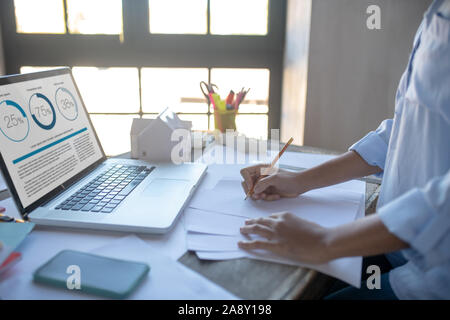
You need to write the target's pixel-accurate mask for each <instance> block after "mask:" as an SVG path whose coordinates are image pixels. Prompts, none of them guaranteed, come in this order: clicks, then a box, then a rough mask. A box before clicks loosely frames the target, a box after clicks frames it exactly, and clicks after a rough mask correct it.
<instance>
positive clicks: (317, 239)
mask: <svg viewBox="0 0 450 320" xmlns="http://www.w3.org/2000/svg"><path fill="white" fill-rule="evenodd" d="M241 233H242V234H244V235H250V234H257V235H259V236H262V237H264V238H266V239H267V240H253V241H241V242H239V243H238V245H239V247H240V248H241V249H244V250H254V249H265V250H269V251H272V252H273V253H275V254H277V255H279V256H282V257H285V258H289V259H292V260H297V261H301V262H303V263H313V264H321V263H325V262H328V261H329V260H332V258H331V255H330V254H329V250H328V245H327V235H328V229H326V228H324V227H321V226H319V225H318V224H315V223H312V222H309V221H307V220H304V219H301V218H298V217H296V216H295V215H293V214H292V213H278V214H273V215H271V216H270V217H267V218H258V219H250V220H247V221H246V223H245V226H243V227H242V228H241Z"/></svg>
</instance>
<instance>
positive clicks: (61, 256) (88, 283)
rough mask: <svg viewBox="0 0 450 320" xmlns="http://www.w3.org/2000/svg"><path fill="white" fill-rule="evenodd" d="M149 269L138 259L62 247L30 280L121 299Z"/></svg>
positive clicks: (133, 288) (137, 283)
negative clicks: (119, 257)
mask: <svg viewBox="0 0 450 320" xmlns="http://www.w3.org/2000/svg"><path fill="white" fill-rule="evenodd" d="M149 271H150V267H149V266H148V265H147V264H145V263H141V262H135V261H127V260H120V259H114V258H108V257H103V256H99V255H95V254H90V253H85V252H79V251H73V250H63V251H61V252H59V253H58V254H57V255H56V256H54V257H53V258H51V259H50V260H49V261H47V262H46V263H45V264H44V265H42V266H41V267H39V268H38V269H37V270H36V271H35V272H34V274H33V280H34V281H35V282H36V283H41V284H45V285H49V286H55V287H59V288H62V289H65V290H70V291H80V292H84V293H88V294H93V295H97V296H102V297H106V298H113V299H123V298H126V297H127V296H129V295H130V294H131V293H132V292H133V291H134V290H135V289H136V288H137V286H138V285H139V284H140V283H141V282H142V281H143V280H144V279H145V277H146V276H147V275H148V273H149Z"/></svg>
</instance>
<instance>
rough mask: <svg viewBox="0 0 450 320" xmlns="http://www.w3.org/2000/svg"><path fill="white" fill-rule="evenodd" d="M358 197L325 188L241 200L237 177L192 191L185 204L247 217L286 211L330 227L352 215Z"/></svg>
mask: <svg viewBox="0 0 450 320" xmlns="http://www.w3.org/2000/svg"><path fill="white" fill-rule="evenodd" d="M362 197H363V196H362V195H361V194H359V193H356V192H351V191H346V190H341V189H338V188H335V189H328V188H327V190H325V189H321V190H315V191H311V192H308V193H305V194H303V195H301V196H299V197H297V198H286V199H281V200H279V201H262V200H259V201H253V200H250V199H247V200H244V194H243V192H242V191H241V182H240V181H238V180H220V181H219V183H217V185H216V186H215V187H214V188H213V189H210V190H203V191H202V192H201V193H196V194H195V195H194V197H193V198H192V200H191V202H190V203H189V207H190V208H195V209H200V210H204V211H211V212H218V213H224V214H230V215H237V216H241V217H247V218H257V217H261V216H267V215H270V214H273V213H277V212H286V211H288V212H291V213H293V214H295V215H297V216H299V217H301V218H304V219H307V220H309V221H312V222H315V223H318V224H320V225H322V226H325V227H333V226H336V225H340V224H342V223H346V222H351V221H353V220H354V219H355V217H356V213H357V211H358V208H359V205H360V203H361V201H363V198H362Z"/></svg>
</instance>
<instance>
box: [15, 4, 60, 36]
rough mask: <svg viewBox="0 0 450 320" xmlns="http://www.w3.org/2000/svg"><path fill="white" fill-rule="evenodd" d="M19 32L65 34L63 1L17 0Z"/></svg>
mask: <svg viewBox="0 0 450 320" xmlns="http://www.w3.org/2000/svg"><path fill="white" fill-rule="evenodd" d="M14 8H15V16H16V26H17V29H16V30H17V32H19V33H64V32H65V25H64V5H63V1H62V0H41V1H29V0H15V1H14Z"/></svg>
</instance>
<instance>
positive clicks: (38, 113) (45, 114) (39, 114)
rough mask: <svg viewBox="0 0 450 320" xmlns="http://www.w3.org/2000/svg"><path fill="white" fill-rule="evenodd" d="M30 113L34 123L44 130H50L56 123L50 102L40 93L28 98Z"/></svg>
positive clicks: (53, 109)
mask: <svg viewBox="0 0 450 320" xmlns="http://www.w3.org/2000/svg"><path fill="white" fill-rule="evenodd" d="M29 105H30V113H31V118H33V120H34V122H35V123H36V124H37V125H38V126H39V127H40V128H42V129H44V130H51V129H52V128H53V127H54V126H55V123H56V112H55V108H54V107H53V105H52V103H51V102H50V100H49V99H48V98H47V97H46V96H44V95H43V94H42V93H35V94H33V95H32V96H31V98H30V103H29Z"/></svg>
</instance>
